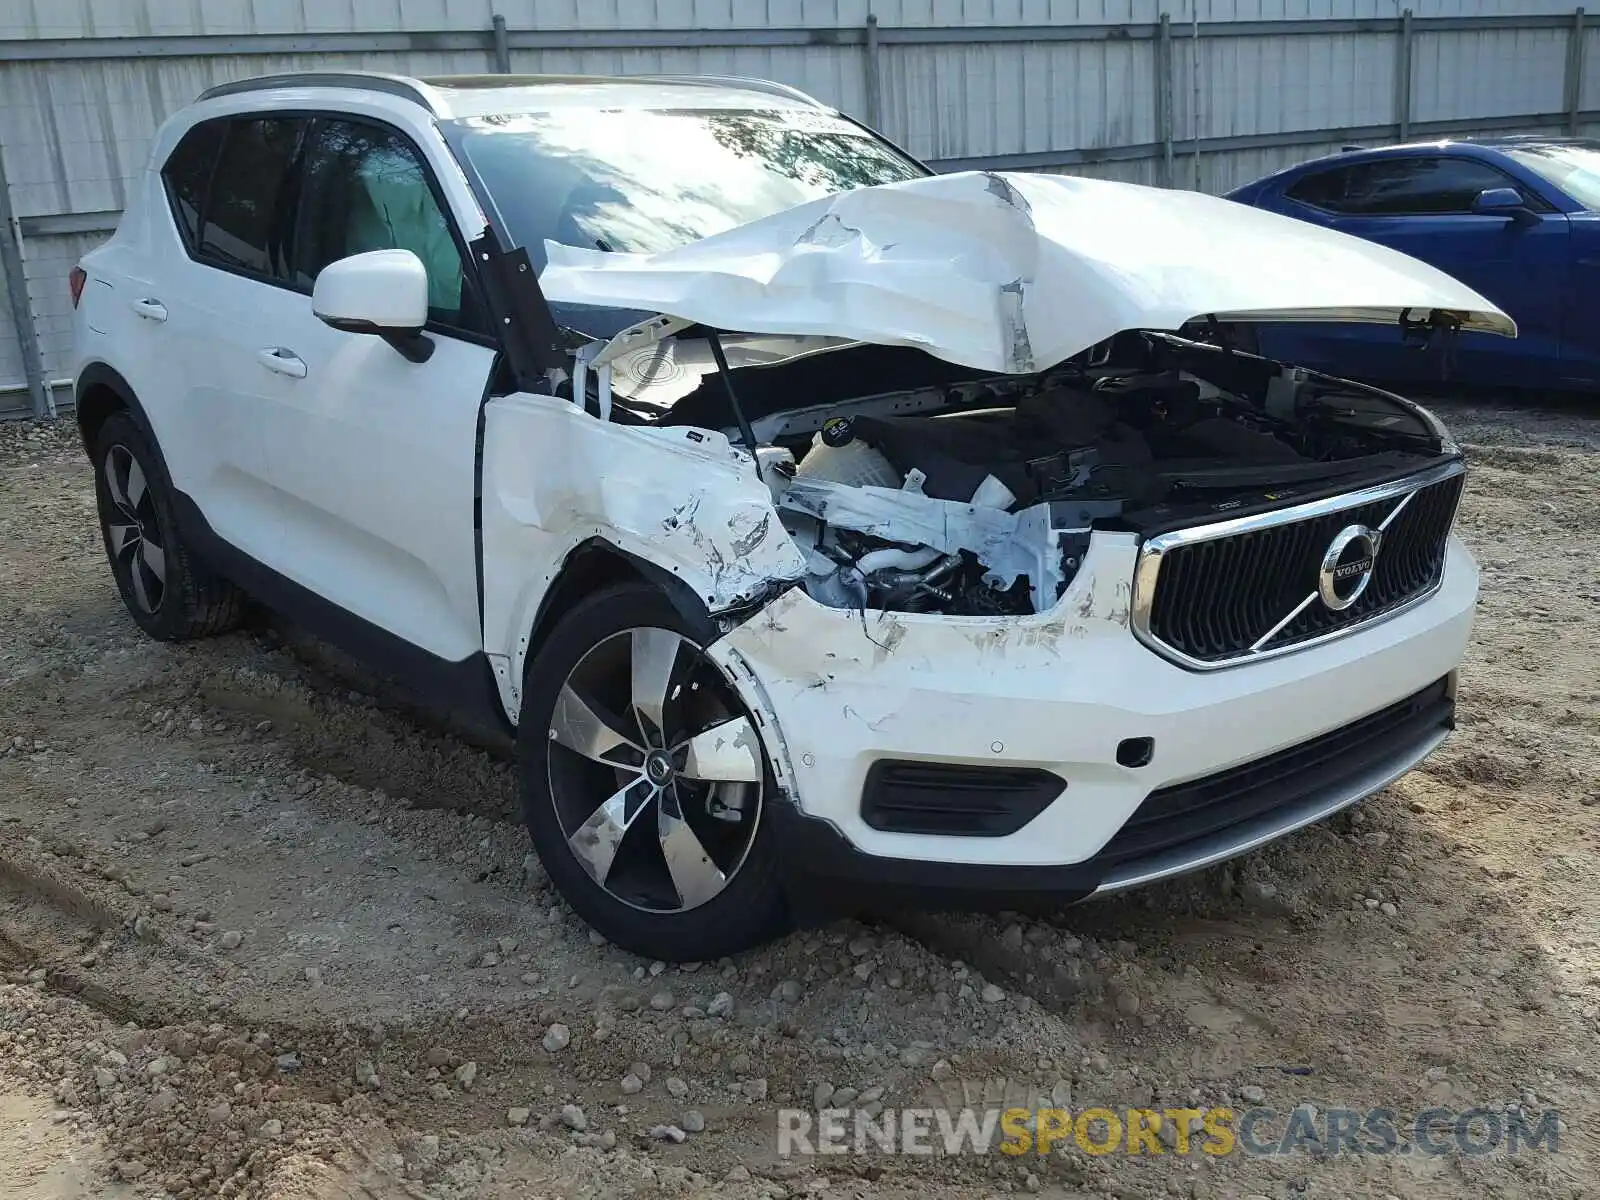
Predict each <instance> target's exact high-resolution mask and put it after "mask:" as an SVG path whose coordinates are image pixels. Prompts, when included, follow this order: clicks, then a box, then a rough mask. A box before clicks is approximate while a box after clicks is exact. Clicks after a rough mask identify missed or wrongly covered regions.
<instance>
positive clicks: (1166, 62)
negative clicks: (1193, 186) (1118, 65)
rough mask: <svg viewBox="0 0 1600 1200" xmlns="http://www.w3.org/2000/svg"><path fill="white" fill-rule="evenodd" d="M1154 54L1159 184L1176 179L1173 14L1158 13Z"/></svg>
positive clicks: (1169, 185)
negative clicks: (1173, 144) (1173, 158)
mask: <svg viewBox="0 0 1600 1200" xmlns="http://www.w3.org/2000/svg"><path fill="white" fill-rule="evenodd" d="M1155 55H1156V139H1157V140H1158V141H1159V142H1160V143H1161V168H1160V180H1161V186H1162V187H1171V186H1172V185H1173V183H1174V182H1175V181H1174V179H1173V170H1172V14H1171V13H1162V14H1161V25H1160V29H1159V32H1158V33H1157V35H1156V40H1155Z"/></svg>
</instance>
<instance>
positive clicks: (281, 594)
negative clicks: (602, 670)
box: [173, 489, 516, 757]
mask: <svg viewBox="0 0 1600 1200" xmlns="http://www.w3.org/2000/svg"><path fill="white" fill-rule="evenodd" d="M173 498H174V502H175V503H174V507H175V509H176V513H177V518H178V523H179V525H180V526H181V531H182V534H183V538H184V540H185V541H186V542H187V543H188V544H189V546H190V547H192V548H193V550H194V551H195V553H196V554H198V555H199V556H200V557H201V558H203V559H204V560H205V561H206V563H208V564H209V565H210V566H211V567H212V569H213V570H215V571H217V572H218V573H219V574H221V575H223V576H225V577H226V578H228V579H229V580H231V581H232V582H234V583H235V584H237V585H238V586H239V587H241V588H243V589H244V590H245V591H246V592H247V593H249V595H250V596H251V597H252V598H254V599H255V600H258V601H260V602H261V603H262V604H264V605H266V606H267V607H268V608H270V609H272V610H273V611H274V612H277V613H280V614H281V615H283V616H284V617H286V618H288V619H289V620H290V621H292V622H293V623H294V624H296V625H298V626H300V627H301V628H302V629H304V630H305V631H306V632H307V633H310V634H311V635H312V636H314V637H316V638H319V639H321V640H322V641H325V642H327V643H329V644H330V645H332V646H335V647H337V648H338V649H340V650H342V651H344V652H345V653H346V654H348V655H350V656H351V657H352V658H354V659H356V660H357V661H358V662H359V663H360V665H361V666H362V667H363V668H364V669H365V670H367V671H370V672H371V673H372V674H373V675H374V676H376V677H377V679H378V680H379V681H380V682H382V683H386V684H391V685H393V686H395V687H397V688H398V689H400V691H402V692H403V693H404V694H405V696H406V698H407V699H409V700H410V701H411V702H413V703H414V704H415V705H416V706H417V707H418V708H421V709H423V710H425V711H426V712H427V713H428V714H430V715H432V716H434V717H437V718H438V719H439V720H440V721H442V722H443V723H445V724H446V725H448V726H449V727H450V728H451V729H452V730H453V731H455V732H456V733H458V734H460V735H461V736H462V737H464V738H466V739H467V740H469V741H471V742H473V743H475V744H477V745H479V746H481V747H483V748H484V749H486V750H489V751H491V752H493V753H495V754H498V755H502V756H505V757H510V756H512V755H513V754H514V753H515V749H516V732H515V730H514V728H513V727H512V725H511V722H510V721H509V720H508V719H507V718H506V715H505V712H504V710H503V709H502V708H501V705H500V693H499V691H498V689H497V688H496V687H495V682H494V671H493V670H492V668H491V667H490V665H489V659H488V656H487V655H485V654H484V653H483V651H481V650H480V651H478V652H477V653H476V654H472V655H469V656H468V657H467V658H464V659H462V660H461V661H459V662H452V661H451V660H449V659H446V658H440V657H439V656H438V655H436V654H430V653H429V652H428V651H426V650H424V649H422V648H421V647H419V646H415V645H412V643H410V642H408V641H406V640H405V639H404V638H401V637H397V636H396V635H395V634H392V633H390V632H389V631H388V630H387V629H384V628H382V627H381V626H378V625H374V624H373V623H372V622H370V621H367V620H364V619H363V618H361V617H358V616H356V615H355V614H354V613H351V612H349V611H347V610H345V609H343V608H340V607H339V606H338V605H336V604H334V603H332V602H331V601H329V600H327V599H326V598H324V597H322V596H319V595H317V594H316V593H315V592H313V591H311V590H310V589H308V588H306V587H303V586H301V585H300V584H298V583H295V582H294V581H293V580H292V579H288V578H286V577H284V576H283V575H280V574H279V573H278V572H277V571H274V570H273V569H272V568H271V567H268V566H266V565H264V564H262V563H261V562H259V561H257V560H256V559H254V558H252V557H250V556H249V555H248V554H245V553H243V552H242V551H240V550H238V549H236V548H235V547H234V546H233V545H231V544H230V543H228V542H226V541H224V540H223V539H222V538H221V537H219V536H217V533H216V531H215V530H213V529H212V528H211V525H210V522H208V521H207V520H206V518H205V514H203V513H202V512H201V511H200V506H199V505H197V504H196V503H195V502H194V500H193V499H191V498H190V497H189V496H187V495H185V494H184V493H182V492H179V491H176V489H174V494H173Z"/></svg>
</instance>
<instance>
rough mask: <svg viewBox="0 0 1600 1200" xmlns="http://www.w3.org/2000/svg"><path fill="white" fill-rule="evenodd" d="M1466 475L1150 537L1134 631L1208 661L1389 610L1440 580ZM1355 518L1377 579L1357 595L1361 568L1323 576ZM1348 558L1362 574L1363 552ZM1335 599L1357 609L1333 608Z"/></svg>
mask: <svg viewBox="0 0 1600 1200" xmlns="http://www.w3.org/2000/svg"><path fill="white" fill-rule="evenodd" d="M1464 478H1465V477H1464V475H1463V473H1462V467H1461V465H1460V464H1459V463H1451V464H1448V465H1447V466H1445V467H1442V468H1437V469H1435V470H1433V471H1430V472H1428V473H1426V474H1424V475H1420V476H1413V477H1411V478H1410V479H1405V480H1400V481H1398V482H1396V483H1393V484H1386V485H1383V486H1381V487H1376V488H1368V489H1365V490H1363V491H1359V492H1353V493H1351V494H1349V495H1346V496H1339V497H1335V498H1333V499H1330V500H1325V501H1315V502H1312V503H1309V504H1302V505H1296V506H1295V507H1292V508H1287V509H1282V510H1280V511H1278V512H1272V513H1265V514H1262V515H1260V516H1255V517H1243V518H1239V519H1237V520H1233V521H1225V522H1222V523H1220V524H1216V525H1208V526H1203V527H1201V528H1198V529H1184V530H1178V531H1177V532H1175V533H1170V534H1164V535H1162V536H1161V537H1157V538H1152V539H1151V540H1150V541H1149V542H1147V543H1146V544H1145V546H1144V547H1143V549H1142V550H1141V552H1140V565H1139V572H1138V578H1137V580H1136V583H1135V593H1134V629H1135V632H1136V633H1137V634H1138V635H1139V637H1140V638H1141V640H1143V641H1145V642H1146V643H1147V644H1148V645H1150V646H1151V647H1152V648H1153V649H1155V650H1157V651H1158V652H1160V653H1162V654H1164V655H1166V656H1167V657H1169V658H1172V659H1174V660H1176V661H1178V662H1180V663H1183V664H1184V665H1186V666H1191V667H1195V668H1199V669H1207V668H1212V667H1219V666H1226V665H1230V664H1232V663H1235V662H1238V661H1242V660H1250V659H1258V658H1263V657H1268V656H1271V655H1276V654H1281V653H1285V652H1287V651H1289V650H1293V649H1296V648H1299V647H1303V646H1305V645H1307V644H1309V643H1312V642H1316V641H1321V640H1323V639H1326V638H1329V637H1333V636H1336V635H1338V634H1341V633H1345V632H1348V631H1350V630H1352V629H1354V628H1355V627H1357V626H1359V625H1361V624H1364V623H1365V622H1368V621H1371V620H1374V619H1376V618H1378V617H1382V616H1386V615H1392V614H1393V613H1395V612H1397V611H1399V610H1401V609H1403V608H1405V607H1408V606H1409V605H1411V604H1413V603H1416V602H1417V601H1419V600H1422V599H1424V598H1426V597H1427V596H1428V595H1430V594H1431V593H1432V592H1433V591H1434V590H1435V589H1436V588H1437V587H1438V585H1439V580H1440V577H1441V575H1442V573H1443V569H1444V556H1445V545H1446V542H1447V540H1448V538H1449V535H1450V528H1451V525H1452V524H1453V523H1454V521H1455V513H1456V505H1457V503H1458V502H1459V501H1460V499H1461V489H1462V484H1463V481H1464ZM1352 526H1355V527H1362V528H1364V529H1366V530H1367V531H1369V532H1370V533H1371V534H1372V535H1373V537H1374V540H1375V542H1376V547H1377V549H1376V552H1375V553H1374V554H1373V555H1372V556H1371V557H1372V561H1371V569H1370V572H1363V574H1370V578H1369V579H1367V580H1366V583H1365V585H1364V590H1360V591H1359V592H1358V593H1356V594H1354V595H1351V593H1352V592H1354V591H1355V589H1354V588H1353V587H1351V586H1349V584H1350V583H1351V582H1359V576H1357V575H1355V574H1352V576H1351V579H1350V580H1347V581H1341V582H1340V583H1338V584H1329V583H1328V582H1326V581H1325V580H1322V579H1320V578H1319V577H1320V576H1321V573H1322V570H1323V568H1324V566H1325V565H1328V564H1325V562H1324V559H1325V557H1326V556H1327V555H1328V554H1329V551H1330V547H1333V546H1334V544H1335V538H1337V537H1339V535H1340V533H1341V531H1344V530H1347V529H1349V528H1351V527H1352ZM1349 555H1350V556H1354V561H1353V566H1352V568H1351V569H1352V572H1353V571H1354V568H1355V567H1359V566H1362V565H1363V563H1364V561H1365V556H1364V555H1363V554H1361V553H1360V552H1359V551H1351V552H1349ZM1341 561H1342V562H1344V563H1350V562H1351V558H1350V557H1349V556H1347V558H1346V559H1345V560H1341ZM1334 566H1339V567H1340V569H1341V570H1342V569H1343V567H1342V566H1340V564H1337V563H1336V564H1334ZM1330 569H1331V568H1330ZM1341 587H1342V588H1344V592H1343V594H1341V592H1340V591H1339V589H1340V588H1341ZM1331 599H1336V600H1337V602H1338V603H1348V607H1345V608H1342V609H1336V608H1334V607H1331V606H1330V603H1329V600H1331Z"/></svg>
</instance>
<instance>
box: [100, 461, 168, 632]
mask: <svg viewBox="0 0 1600 1200" xmlns="http://www.w3.org/2000/svg"><path fill="white" fill-rule="evenodd" d="M101 470H102V472H103V473H104V475H105V483H106V490H107V492H108V493H109V494H110V496H111V503H112V505H113V506H114V507H113V511H112V512H111V513H109V514H108V515H107V518H106V540H107V542H108V544H109V546H110V549H111V560H112V562H113V563H114V564H115V565H116V569H117V570H118V571H120V572H123V574H124V575H125V577H126V579H127V581H128V588H129V591H130V592H131V593H132V595H133V600H134V603H135V604H137V605H138V606H139V608H140V609H141V610H142V611H144V612H147V613H155V612H156V611H158V610H159V609H160V608H161V601H162V599H163V598H164V597H165V595H166V590H167V554H166V550H165V549H163V547H162V544H161V526H160V524H159V522H158V521H157V520H156V509H155V497H154V494H153V493H152V492H151V490H150V483H149V480H148V479H147V478H146V477H145V473H144V468H143V467H142V466H140V465H139V460H138V459H137V458H135V457H134V456H133V452H132V451H130V450H129V449H128V448H127V447H126V446H122V445H116V446H112V447H111V449H110V450H108V451H107V452H106V457H105V462H104V463H103V464H102V465H101Z"/></svg>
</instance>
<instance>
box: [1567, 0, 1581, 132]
mask: <svg viewBox="0 0 1600 1200" xmlns="http://www.w3.org/2000/svg"><path fill="white" fill-rule="evenodd" d="M1584 40H1585V38H1584V28H1583V9H1582V8H1579V9H1578V10H1577V11H1576V12H1574V13H1573V14H1572V31H1571V32H1570V33H1568V34H1567V78H1566V87H1565V89H1564V96H1565V99H1566V102H1567V133H1569V134H1572V135H1576V134H1577V132H1578V113H1579V112H1580V111H1581V109H1582V107H1583V51H1584V45H1583V43H1584Z"/></svg>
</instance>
